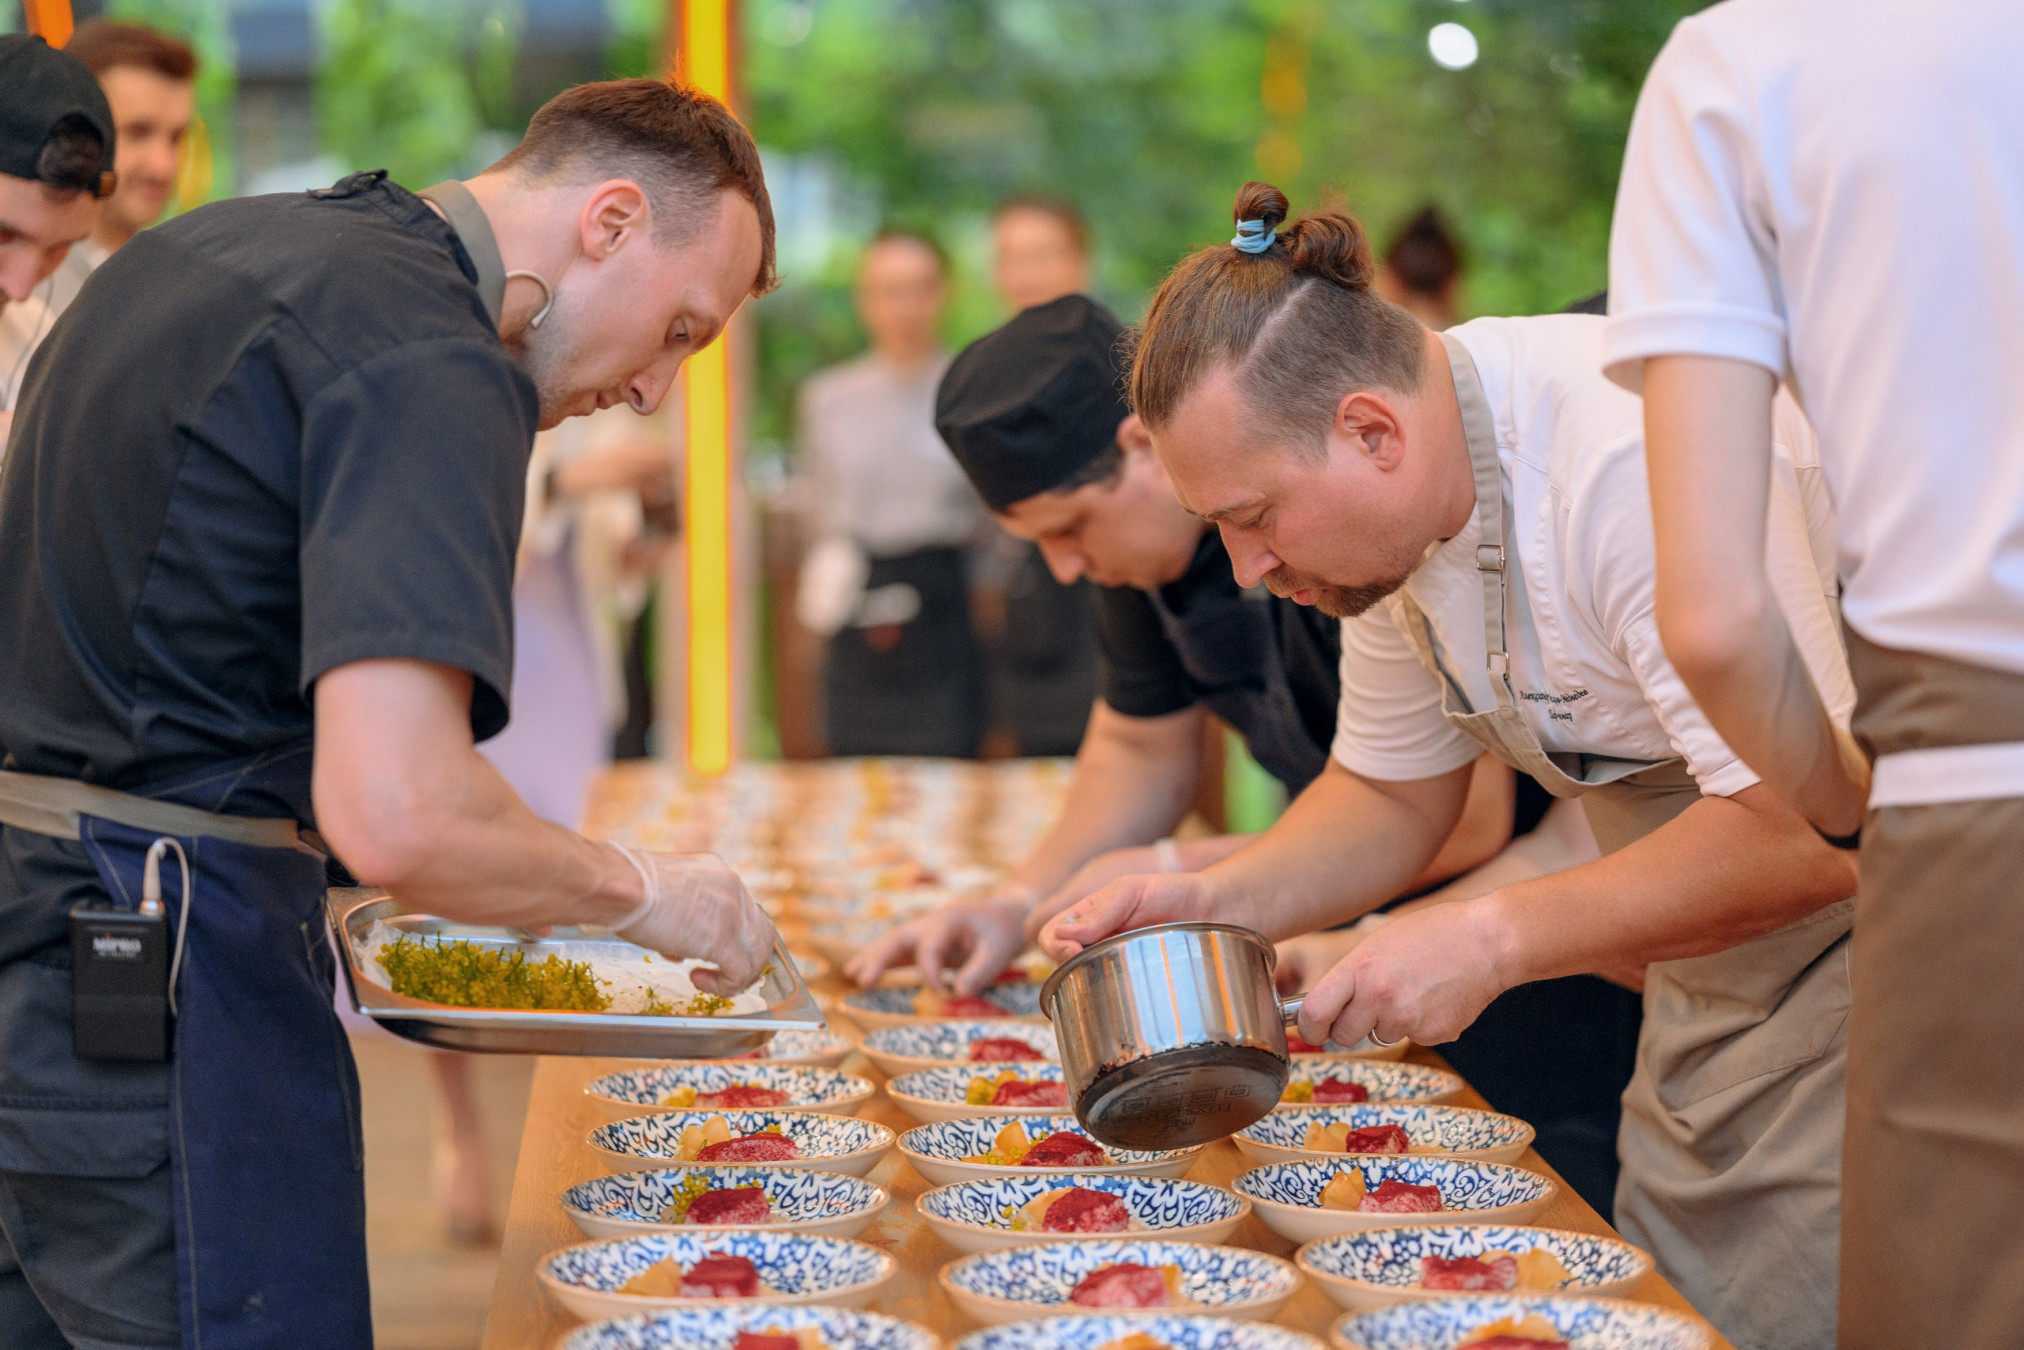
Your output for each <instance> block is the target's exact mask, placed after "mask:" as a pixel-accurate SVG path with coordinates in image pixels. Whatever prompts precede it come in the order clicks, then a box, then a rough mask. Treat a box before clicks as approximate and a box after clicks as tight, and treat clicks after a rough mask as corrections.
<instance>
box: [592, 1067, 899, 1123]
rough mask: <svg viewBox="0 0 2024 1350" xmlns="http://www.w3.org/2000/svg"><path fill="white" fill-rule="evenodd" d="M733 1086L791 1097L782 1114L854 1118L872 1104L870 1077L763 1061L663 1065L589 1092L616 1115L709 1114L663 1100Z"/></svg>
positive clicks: (600, 1082)
mask: <svg viewBox="0 0 2024 1350" xmlns="http://www.w3.org/2000/svg"><path fill="white" fill-rule="evenodd" d="M734 1083H743V1084H748V1085H750V1086H752V1087H762V1088H772V1089H773V1090H774V1091H776V1092H784V1093H786V1094H787V1100H786V1102H784V1103H782V1104H781V1105H780V1106H778V1107H775V1108H772V1109H775V1110H780V1111H827V1112H829V1113H830V1114H832V1115H849V1114H852V1113H854V1112H856V1111H858V1110H859V1109H860V1108H862V1107H863V1106H864V1104H865V1103H866V1102H867V1101H869V1100H870V1099H871V1094H872V1091H873V1089H872V1085H871V1080H870V1079H869V1078H859V1077H857V1076H856V1075H854V1074H847V1073H838V1072H837V1071H836V1070H834V1069H811V1068H804V1067H802V1066H799V1065H793V1064H767V1063H764V1062H762V1061H760V1060H737V1061H732V1062H728V1063H727V1062H723V1061H718V1062H714V1063H693V1064H663V1065H659V1066H657V1067H655V1068H651V1069H629V1070H627V1071H626V1072H624V1073H608V1074H606V1075H605V1076H604V1077H602V1078H594V1079H592V1080H591V1081H590V1082H589V1083H588V1084H586V1085H585V1086H584V1089H583V1090H584V1093H585V1095H587V1096H588V1097H589V1098H590V1099H591V1100H592V1101H593V1102H595V1103H597V1105H598V1107H599V1109H601V1110H603V1111H605V1112H606V1113H608V1114H610V1115H613V1116H636V1115H639V1114H640V1113H641V1112H643V1111H690V1110H697V1109H702V1110H708V1109H710V1108H708V1107H703V1108H696V1107H689V1106H663V1105H662V1104H661V1101H662V1099H663V1098H665V1097H666V1096H667V1095H668V1094H669V1093H671V1092H674V1091H675V1090H676V1089H678V1088H685V1087H686V1088H694V1089H695V1090H696V1091H698V1092H721V1091H723V1090H724V1089H725V1088H727V1087H730V1086H731V1085H732V1084H734Z"/></svg>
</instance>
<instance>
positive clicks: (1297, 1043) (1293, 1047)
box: [1286, 1031, 1321, 1055]
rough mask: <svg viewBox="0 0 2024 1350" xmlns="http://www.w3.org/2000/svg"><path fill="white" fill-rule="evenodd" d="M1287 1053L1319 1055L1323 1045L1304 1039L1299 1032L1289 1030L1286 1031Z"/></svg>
mask: <svg viewBox="0 0 2024 1350" xmlns="http://www.w3.org/2000/svg"><path fill="white" fill-rule="evenodd" d="M1286 1053H1287V1054H1289V1055H1318V1054H1320V1053H1321V1047H1320V1046H1318V1045H1316V1044H1315V1043H1314V1042H1313V1041H1305V1040H1302V1039H1301V1038H1300V1037H1299V1036H1298V1035H1297V1034H1295V1033H1293V1032H1291V1031H1289V1032H1287V1033H1286Z"/></svg>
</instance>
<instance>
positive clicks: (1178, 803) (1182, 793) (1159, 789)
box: [1006, 703, 1202, 900]
mask: <svg viewBox="0 0 2024 1350" xmlns="http://www.w3.org/2000/svg"><path fill="white" fill-rule="evenodd" d="M1201 721H1202V718H1201V713H1200V712H1199V710H1197V709H1192V708H1191V709H1188V710H1186V711H1184V712H1179V713H1173V714H1171V715H1169V716H1167V717H1156V718H1155V717H1133V718H1127V717H1125V716H1123V714H1121V713H1118V712H1115V711H1113V710H1112V709H1110V708H1108V707H1106V706H1104V705H1103V704H1101V703H1099V704H1098V705H1097V706H1096V710H1095V712H1094V714H1093V715H1092V716H1091V718H1090V726H1089V733H1088V735H1087V736H1086V737H1085V739H1084V744H1083V749H1082V753H1081V754H1079V755H1078V756H1077V757H1076V761H1075V777H1074V779H1073V781H1071V782H1070V783H1069V785H1068V791H1067V793H1066V794H1065V795H1064V796H1063V798H1062V803H1061V815H1060V817H1059V818H1057V819H1056V820H1055V822H1054V825H1053V828H1051V829H1050V830H1048V832H1047V834H1046V835H1045V836H1043V837H1042V839H1041V841H1040V843H1039V844H1038V845H1036V846H1035V847H1034V850H1033V852H1032V853H1031V854H1029V855H1027V858H1026V860H1025V861H1024V862H1022V863H1020V864H1019V866H1018V867H1017V868H1015V869H1013V871H1012V874H1011V875H1010V876H1009V877H1007V878H1006V883H1007V885H1008V886H1013V887H1019V888H1021V889H1023V890H1026V891H1030V892H1031V893H1032V895H1033V897H1034V898H1035V899H1036V900H1038V899H1041V898H1044V897H1046V896H1047V895H1049V894H1051V893H1053V891H1054V890H1055V889H1056V888H1057V887H1059V886H1060V885H1061V884H1062V883H1063V882H1065V881H1067V880H1068V879H1069V877H1070V876H1072V875H1074V873H1075V870H1076V869H1077V868H1079V867H1081V866H1082V865H1083V864H1084V863H1086V862H1088V861H1089V860H1090V859H1091V858H1094V857H1096V856H1097V855H1098V854H1100V853H1107V852H1109V851H1110V850H1111V849H1114V848H1129V847H1131V846H1132V845H1135V844H1149V843H1151V842H1152V841H1154V840H1155V839H1160V838H1163V837H1165V836H1166V835H1168V834H1170V833H1172V831H1173V828H1174V826H1176V825H1177V824H1179V823H1180V821H1181V818H1182V817H1183V816H1184V815H1186V814H1187V810H1188V803H1189V802H1190V801H1191V800H1193V798H1194V794H1195V780H1196V779H1197V777H1198V776H1199V775H1200V773H1201V739H1202V732H1201Z"/></svg>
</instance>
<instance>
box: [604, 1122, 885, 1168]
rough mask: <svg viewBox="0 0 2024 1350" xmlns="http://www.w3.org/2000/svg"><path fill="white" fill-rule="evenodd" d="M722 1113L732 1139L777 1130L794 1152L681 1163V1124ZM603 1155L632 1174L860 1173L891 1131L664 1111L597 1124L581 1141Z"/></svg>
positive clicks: (880, 1151)
mask: <svg viewBox="0 0 2024 1350" xmlns="http://www.w3.org/2000/svg"><path fill="white" fill-rule="evenodd" d="M718 1116H722V1117H723V1118H724V1121H725V1123H726V1124H728V1125H729V1126H730V1127H731V1134H732V1137H733V1138H737V1137H741V1136H744V1135H748V1134H757V1133H758V1132H759V1131H761V1130H778V1131H780V1133H782V1134H784V1135H786V1136H787V1137H788V1138H789V1139H792V1140H793V1141H794V1142H795V1144H796V1145H797V1146H798V1147H799V1149H800V1156H799V1157H797V1158H795V1159H793V1160H792V1161H789V1162H778V1163H742V1162H741V1163H701V1162H692V1161H691V1162H684V1161H683V1160H682V1159H679V1158H677V1157H676V1156H675V1149H676V1146H677V1141H678V1140H679V1139H680V1138H681V1134H682V1130H683V1128H684V1127H685V1126H689V1125H701V1124H703V1123H704V1122H705V1121H708V1120H712V1119H714V1118H716V1117H718ZM587 1142H588V1143H589V1144H590V1146H591V1147H592V1148H594V1149H596V1150H597V1151H598V1152H599V1153H602V1154H604V1157H605V1163H606V1165H607V1166H610V1167H613V1168H616V1169H618V1170H620V1171H627V1172H638V1171H643V1170H645V1169H647V1168H650V1167H666V1166H669V1165H671V1164H679V1165H681V1166H684V1167H805V1168H809V1169H811V1170H813V1171H817V1172H847V1173H849V1174H850V1175H851V1176H854V1177H861V1176H863V1175H864V1174H865V1173H866V1172H869V1171H871V1169H872V1168H874V1167H876V1166H877V1165H878V1160H879V1159H880V1158H883V1157H884V1156H885V1154H886V1150H887V1149H889V1148H891V1147H892V1146H893V1132H892V1131H891V1130H889V1129H887V1128H886V1127H885V1126H883V1125H876V1124H873V1123H872V1122H871V1121H868V1120H858V1119H856V1118H854V1117H851V1116H823V1115H817V1114H815V1113H814V1112H812V1111H680V1112H673V1113H670V1114H667V1115H657V1116H633V1117H630V1118H628V1119H626V1120H614V1121H612V1122H611V1123H610V1124H609V1125H600V1126H598V1127H597V1128H596V1129H594V1130H592V1131H591V1132H590V1138H589V1140H588V1141H587Z"/></svg>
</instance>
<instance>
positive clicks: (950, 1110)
mask: <svg viewBox="0 0 2024 1350" xmlns="http://www.w3.org/2000/svg"><path fill="white" fill-rule="evenodd" d="M1008 1069H1009V1070H1011V1071H1012V1072H1013V1073H1016V1074H1018V1075H1019V1076H1020V1077H1021V1078H1023V1079H1025V1080H1026V1081H1027V1082H1029V1083H1059V1082H1061V1081H1062V1077H1061V1066H1060V1065H1059V1064H1051V1063H1050V1064H1030V1063H1029V1064H944V1065H941V1066H940V1067H938V1068H933V1069H920V1070H917V1071H916V1072H914V1073H907V1074H901V1075H900V1076H899V1077H898V1078H895V1079H892V1080H891V1081H889V1082H888V1083H887V1084H886V1095H887V1096H888V1097H891V1098H892V1099H893V1101H894V1102H895V1103H896V1104H897V1105H898V1106H899V1108H900V1109H901V1110H902V1111H905V1112H906V1113H907V1114H908V1115H910V1116H912V1117H913V1118H914V1119H915V1120H918V1121H923V1122H926V1121H933V1120H969V1119H972V1118H981V1117H984V1116H1021V1115H1031V1114H1032V1113H1033V1108H1032V1107H1030V1106H1023V1107H1022V1106H973V1105H971V1104H970V1103H969V1102H967V1101H965V1100H964V1099H963V1094H964V1093H966V1092H968V1091H969V1090H970V1084H971V1083H972V1082H973V1081H975V1080H976V1079H979V1078H983V1079H987V1080H988V1079H992V1078H996V1077H997V1076H998V1075H999V1074H1001V1073H1003V1072H1005V1071H1006V1070H1008ZM1062 1109H1063V1110H1066V1109H1067V1108H1066V1107H1064V1108H1062Z"/></svg>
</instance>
